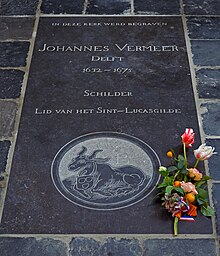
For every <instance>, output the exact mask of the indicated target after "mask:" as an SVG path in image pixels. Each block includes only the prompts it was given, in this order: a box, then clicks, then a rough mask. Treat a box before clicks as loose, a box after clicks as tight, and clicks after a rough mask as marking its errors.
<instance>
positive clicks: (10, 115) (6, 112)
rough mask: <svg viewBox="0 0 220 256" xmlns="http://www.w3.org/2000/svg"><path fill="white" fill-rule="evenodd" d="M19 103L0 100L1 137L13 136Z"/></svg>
mask: <svg viewBox="0 0 220 256" xmlns="http://www.w3.org/2000/svg"><path fill="white" fill-rule="evenodd" d="M16 111H17V104H16V103H15V102H11V101H0V137H1V136H4V137H8V136H12V133H13V131H14V121H15V115H16Z"/></svg>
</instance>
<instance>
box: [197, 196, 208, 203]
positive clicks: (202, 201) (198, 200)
mask: <svg viewBox="0 0 220 256" xmlns="http://www.w3.org/2000/svg"><path fill="white" fill-rule="evenodd" d="M196 201H197V203H198V204H199V205H203V204H205V203H206V201H204V200H202V199H200V198H199V197H196Z"/></svg>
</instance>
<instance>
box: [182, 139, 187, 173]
mask: <svg viewBox="0 0 220 256" xmlns="http://www.w3.org/2000/svg"><path fill="white" fill-rule="evenodd" d="M183 154H184V164H185V168H187V157H186V144H185V143H184V144H183Z"/></svg>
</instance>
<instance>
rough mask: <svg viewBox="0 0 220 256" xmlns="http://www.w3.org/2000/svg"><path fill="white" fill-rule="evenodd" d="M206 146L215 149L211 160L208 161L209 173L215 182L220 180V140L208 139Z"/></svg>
mask: <svg viewBox="0 0 220 256" xmlns="http://www.w3.org/2000/svg"><path fill="white" fill-rule="evenodd" d="M206 144H207V145H208V146H212V147H214V148H215V152H217V154H214V155H213V156H212V157H211V158H209V160H208V166H209V173H210V175H211V176H212V178H213V180H220V171H219V163H220V139H207V140H206Z"/></svg>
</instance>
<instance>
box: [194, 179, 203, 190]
mask: <svg viewBox="0 0 220 256" xmlns="http://www.w3.org/2000/svg"><path fill="white" fill-rule="evenodd" d="M204 183H206V181H204V180H200V181H198V182H196V183H195V186H196V188H197V189H198V188H200V187H201V186H202V185H203V184H204Z"/></svg>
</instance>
